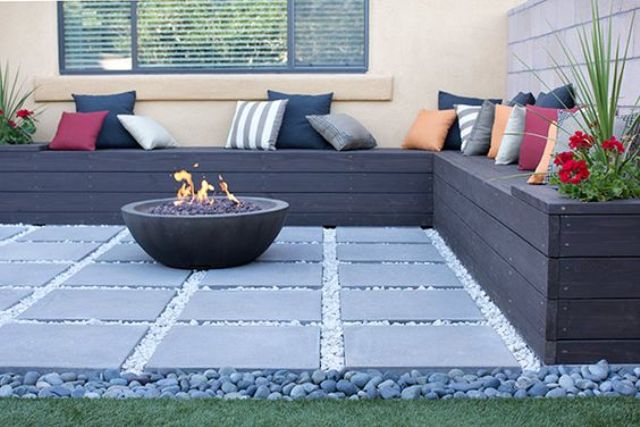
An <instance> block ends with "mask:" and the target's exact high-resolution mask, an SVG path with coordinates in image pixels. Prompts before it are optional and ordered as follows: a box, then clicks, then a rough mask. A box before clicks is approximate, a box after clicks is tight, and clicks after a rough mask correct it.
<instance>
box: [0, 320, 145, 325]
mask: <svg viewBox="0 0 640 427" xmlns="http://www.w3.org/2000/svg"><path fill="white" fill-rule="evenodd" d="M11 323H16V324H23V325H136V326H151V325H152V324H153V322H149V321H138V320H135V321H134V320H100V319H79V320H36V319H16V320H14V321H13V322H11Z"/></svg>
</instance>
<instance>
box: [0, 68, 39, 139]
mask: <svg viewBox="0 0 640 427" xmlns="http://www.w3.org/2000/svg"><path fill="white" fill-rule="evenodd" d="M32 93H33V90H28V91H25V90H24V87H23V83H22V82H20V76H19V73H18V72H16V73H14V74H13V75H11V72H10V70H9V66H8V65H5V67H4V69H2V68H0V151H8V150H34V151H35V150H41V149H43V148H45V147H46V145H45V144H33V135H34V134H35V132H36V124H37V115H38V113H37V112H35V111H32V110H30V109H28V108H26V106H25V104H26V101H27V99H28V98H29V97H30V96H31V94H32Z"/></svg>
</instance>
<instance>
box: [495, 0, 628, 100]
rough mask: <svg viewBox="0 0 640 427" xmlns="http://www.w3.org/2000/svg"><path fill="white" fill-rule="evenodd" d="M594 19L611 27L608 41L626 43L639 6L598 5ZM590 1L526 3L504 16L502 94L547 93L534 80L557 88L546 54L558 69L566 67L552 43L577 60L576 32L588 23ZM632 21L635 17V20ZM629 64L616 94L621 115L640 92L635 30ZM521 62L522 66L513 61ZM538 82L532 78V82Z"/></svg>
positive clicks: (535, 0)
mask: <svg viewBox="0 0 640 427" xmlns="http://www.w3.org/2000/svg"><path fill="white" fill-rule="evenodd" d="M599 6H600V16H601V18H602V19H603V20H604V21H607V20H608V19H609V18H611V19H612V22H613V31H614V33H613V34H614V37H616V36H617V35H620V37H621V39H622V41H624V40H626V37H627V35H628V32H629V25H630V24H631V18H632V16H633V14H634V13H636V14H638V12H640V1H638V0H631V1H621V0H608V1H602V0H601V1H600V2H599ZM591 21H592V19H591V0H529V1H527V2H526V3H524V4H522V5H520V6H517V7H516V8H514V9H511V10H510V11H509V36H508V49H507V50H508V72H507V76H508V77H507V81H508V90H507V92H508V95H509V96H512V95H515V94H516V93H518V92H519V91H530V92H533V94H534V95H537V94H538V93H539V92H540V91H544V92H547V91H548V90H547V89H546V88H545V87H544V84H542V83H541V82H540V79H541V80H542V81H543V82H544V83H545V84H547V85H548V86H550V87H557V86H559V85H560V84H561V83H560V79H559V78H558V75H557V73H556V72H555V71H554V70H553V62H552V61H551V59H550V58H549V55H548V54H547V51H548V52H549V53H550V54H551V55H552V56H553V58H555V59H556V61H558V63H559V64H560V65H567V64H568V62H567V58H566V56H565V55H564V53H563V50H562V48H561V44H560V43H559V42H558V39H560V40H562V41H563V42H564V43H565V45H566V46H567V47H568V48H569V49H570V50H571V51H572V52H574V53H576V54H577V58H578V60H580V59H581V55H580V54H578V52H580V41H579V38H578V30H581V29H582V28H583V27H585V26H587V25H589V24H590V23H591ZM636 21H637V17H636ZM628 55H629V62H628V63H627V69H626V71H625V85H624V86H623V89H622V105H620V107H621V110H623V111H624V110H625V109H628V108H629V107H630V106H631V105H632V104H633V103H634V102H635V101H636V98H637V96H638V87H640V31H639V30H638V29H637V25H636V29H635V33H634V34H633V37H632V42H631V46H630V48H629V54H628ZM518 58H520V60H521V61H522V62H524V64H523V63H522V62H521V61H520V60H518ZM536 74H537V76H538V77H539V78H540V79H538V77H536Z"/></svg>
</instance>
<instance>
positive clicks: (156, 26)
mask: <svg viewBox="0 0 640 427" xmlns="http://www.w3.org/2000/svg"><path fill="white" fill-rule="evenodd" d="M367 7H368V2H367V0H138V1H122V0H113V1H100V0H90V1H84V0H76V1H65V2H60V3H59V14H60V18H59V25H60V49H61V55H60V57H61V61H60V63H61V64H60V68H61V72H62V73H63V74H64V73H100V72H142V73H153V72H158V73H161V72H185V73H188V72H252V71H255V72H271V71H273V72H287V71H289V72H296V71H300V72H305V71H334V72H339V71H347V72H348V71H365V70H366V65H367V64H366V43H367V41H366V37H367V36H366V32H367V24H366V20H367Z"/></svg>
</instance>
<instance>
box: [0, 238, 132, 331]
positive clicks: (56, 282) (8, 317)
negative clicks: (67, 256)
mask: <svg viewBox="0 0 640 427" xmlns="http://www.w3.org/2000/svg"><path fill="white" fill-rule="evenodd" d="M34 228H37V227H34ZM124 235H125V232H124V231H121V232H119V233H118V234H116V235H115V236H113V237H112V238H111V240H109V241H107V242H106V243H104V244H102V245H100V246H98V247H97V248H96V249H95V250H94V251H93V252H91V253H89V255H87V256H86V257H84V258H83V259H81V260H80V261H77V262H75V263H73V265H71V267H69V268H68V269H66V270H65V271H64V272H62V273H60V274H59V275H57V276H56V277H54V278H53V279H52V280H51V281H50V282H49V283H48V284H46V285H45V286H42V287H38V288H35V290H34V291H33V293H32V294H31V295H29V296H28V297H26V298H25V299H23V300H22V301H20V302H19V303H18V304H16V305H14V306H13V307H11V308H10V309H9V310H6V311H3V312H0V326H2V325H4V324H6V323H8V322H11V321H12V320H14V319H15V318H16V317H18V316H19V315H20V314H22V313H23V312H24V311H25V310H27V309H28V308H29V307H31V306H32V305H33V304H35V303H36V302H37V301H39V300H40V299H42V298H43V297H44V296H45V295H47V294H48V293H49V292H51V291H53V290H54V289H57V288H59V287H60V286H61V285H62V284H63V283H64V282H65V281H66V280H67V279H69V278H70V277H71V276H73V275H74V274H76V273H77V272H78V271H80V270H81V269H83V268H84V267H86V266H87V265H89V264H92V263H93V262H94V261H95V260H96V258H98V257H99V256H100V255H102V254H103V253H105V252H106V251H108V250H109V249H111V248H112V247H113V246H115V245H117V244H118V243H119V242H120V239H122V238H123V237H124Z"/></svg>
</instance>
